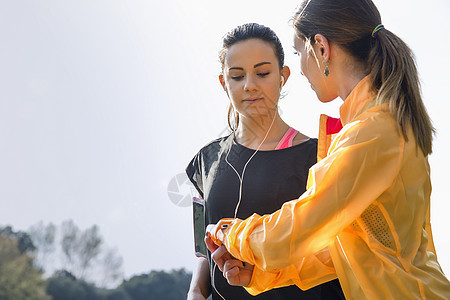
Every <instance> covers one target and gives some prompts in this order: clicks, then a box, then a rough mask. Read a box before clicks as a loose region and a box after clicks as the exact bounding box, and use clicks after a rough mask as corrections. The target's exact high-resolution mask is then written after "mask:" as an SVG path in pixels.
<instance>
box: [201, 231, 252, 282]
mask: <svg viewBox="0 0 450 300" xmlns="http://www.w3.org/2000/svg"><path fill="white" fill-rule="evenodd" d="M220 231H221V230H220ZM217 237H218V238H220V237H223V234H222V235H220V233H219V231H218V232H217ZM220 241H222V240H220ZM205 243H206V246H207V247H208V249H209V251H211V253H212V255H211V258H212V259H213V260H214V262H215V263H216V265H217V266H218V267H219V270H220V271H222V273H223V276H224V277H225V278H226V279H227V281H228V283H229V284H230V285H235V286H247V285H249V284H250V280H251V279H252V274H253V268H254V266H253V265H250V264H248V263H245V262H242V261H240V260H238V259H236V258H234V257H233V256H232V255H231V254H230V253H229V252H228V250H227V248H225V246H224V245H220V246H219V245H217V244H216V242H215V241H214V240H213V239H212V238H211V237H210V236H206V237H205Z"/></svg>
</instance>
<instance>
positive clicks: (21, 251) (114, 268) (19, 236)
mask: <svg viewBox="0 0 450 300" xmlns="http://www.w3.org/2000/svg"><path fill="white" fill-rule="evenodd" d="M122 263H123V260H122V258H121V257H120V256H119V254H118V253H117V251H116V250H115V249H111V248H108V247H107V246H106V245H105V243H104V240H103V238H102V237H101V235H100V232H99V228H98V227H97V226H95V225H94V226H92V227H90V228H88V229H85V230H80V229H79V228H78V226H76V225H75V223H74V222H73V221H71V220H68V221H65V222H63V223H62V224H61V225H60V226H59V227H58V226H55V225H54V224H51V223H50V224H47V225H45V224H44V223H43V222H40V223H38V224H36V225H34V226H32V227H31V228H30V229H29V230H28V231H27V232H25V231H14V230H13V229H12V227H11V226H5V227H0V300H3V299H4V300H16V299H17V300H23V299H27V300H50V299H53V300H72V299H73V300H75V299H76V300H141V299H146V300H148V299H149V300H152V299H158V300H165V299H167V300H172V299H185V298H186V294H187V291H188V289H189V283H190V280H191V274H190V273H189V272H187V271H186V270H184V269H180V270H172V271H150V272H149V273H147V274H141V275H135V276H133V277H131V278H130V279H127V280H125V279H123V272H122Z"/></svg>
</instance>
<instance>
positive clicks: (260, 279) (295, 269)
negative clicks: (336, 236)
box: [245, 248, 337, 296]
mask: <svg viewBox="0 0 450 300" xmlns="http://www.w3.org/2000/svg"><path fill="white" fill-rule="evenodd" d="M336 278H337V275H336V270H335V269H334V266H333V262H332V261H331V256H330V252H329V251H328V248H325V249H322V250H321V251H319V252H317V253H315V254H313V255H310V256H308V257H304V258H303V259H302V260H301V261H300V262H298V263H296V264H294V265H290V266H287V267H285V268H283V269H281V270H271V271H264V270H262V269H260V268H258V267H257V266H255V269H254V270H253V275H252V280H251V282H250V284H249V285H248V286H246V287H245V289H246V290H247V292H248V293H250V294H251V295H253V296H255V295H257V294H260V293H263V292H265V291H268V290H271V289H274V288H280V287H284V286H288V285H293V284H295V285H296V286H298V287H299V288H301V289H302V290H307V289H310V288H312V287H314V286H317V285H320V284H322V283H325V282H328V281H330V280H333V279H336Z"/></svg>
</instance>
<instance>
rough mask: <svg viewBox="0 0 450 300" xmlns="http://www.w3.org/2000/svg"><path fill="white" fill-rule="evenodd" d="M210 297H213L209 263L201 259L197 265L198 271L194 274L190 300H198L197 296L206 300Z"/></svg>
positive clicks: (189, 295)
mask: <svg viewBox="0 0 450 300" xmlns="http://www.w3.org/2000/svg"><path fill="white" fill-rule="evenodd" d="M209 295H211V277H210V275H209V262H208V260H207V259H205V258H199V259H198V263H197V269H196V270H195V271H194V273H193V274H192V280H191V285H190V287H189V293H188V299H198V298H196V297H195V296H202V297H204V298H205V299H206V298H208V297H209Z"/></svg>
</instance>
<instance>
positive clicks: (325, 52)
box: [313, 34, 331, 63]
mask: <svg viewBox="0 0 450 300" xmlns="http://www.w3.org/2000/svg"><path fill="white" fill-rule="evenodd" d="M314 41H315V43H314V46H313V47H314V52H315V53H316V56H317V59H318V60H319V61H321V62H322V63H327V62H328V60H329V59H330V57H331V53H330V50H331V48H330V43H329V41H328V39H327V38H326V37H325V36H323V35H322V34H316V35H315V36H314Z"/></svg>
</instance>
